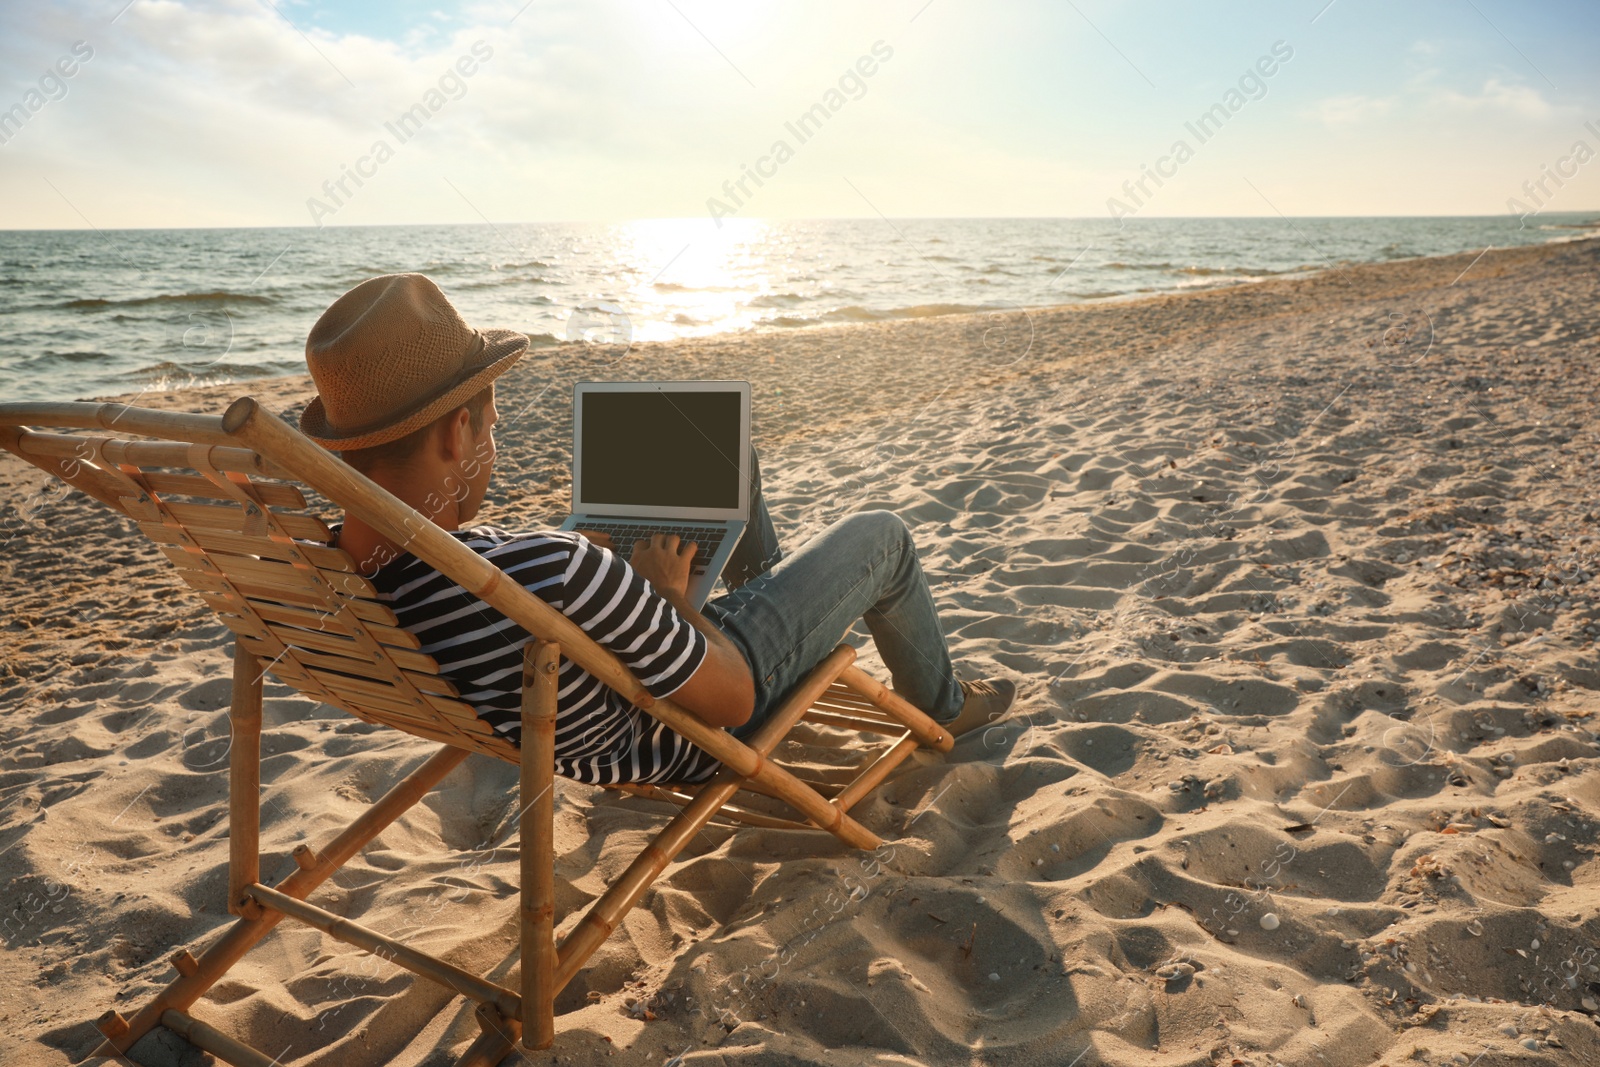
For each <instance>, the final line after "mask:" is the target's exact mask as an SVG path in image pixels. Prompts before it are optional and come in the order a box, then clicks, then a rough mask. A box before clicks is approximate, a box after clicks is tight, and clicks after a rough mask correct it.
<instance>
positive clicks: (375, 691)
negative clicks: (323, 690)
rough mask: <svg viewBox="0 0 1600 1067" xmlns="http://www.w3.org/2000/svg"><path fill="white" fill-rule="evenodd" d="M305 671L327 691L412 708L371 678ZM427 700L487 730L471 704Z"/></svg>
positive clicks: (392, 688)
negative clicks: (392, 702)
mask: <svg viewBox="0 0 1600 1067" xmlns="http://www.w3.org/2000/svg"><path fill="white" fill-rule="evenodd" d="M291 655H292V653H291ZM306 670H307V671H309V672H310V673H311V674H312V676H314V677H315V678H316V679H317V680H318V681H319V682H321V683H323V684H324V685H326V686H327V687H328V688H329V689H337V690H339V691H341V692H345V693H350V694H351V695H352V696H356V697H365V696H370V697H377V698H379V699H382V700H394V701H396V702H398V703H399V705H400V707H402V708H409V707H412V704H411V702H410V700H409V699H408V698H407V697H406V696H405V695H404V693H403V691H402V690H400V689H397V688H396V687H395V686H393V685H391V684H389V683H388V682H382V681H375V680H373V679H371V678H354V677H351V676H349V675H344V674H336V673H335V672H333V671H325V670H320V669H318V668H316V667H311V666H309V665H308V666H307V667H306ZM427 700H428V704H429V706H430V708H431V709H432V710H434V711H437V712H440V713H441V714H448V715H451V716H454V717H458V718H464V719H466V720H468V721H470V722H476V723H481V724H483V727H484V729H485V730H487V729H489V725H488V724H487V723H484V722H483V720H482V719H480V718H478V713H477V711H476V710H475V709H474V708H473V707H472V705H471V704H464V703H462V702H461V701H459V700H455V699H452V698H450V697H442V696H429V697H428V698H427Z"/></svg>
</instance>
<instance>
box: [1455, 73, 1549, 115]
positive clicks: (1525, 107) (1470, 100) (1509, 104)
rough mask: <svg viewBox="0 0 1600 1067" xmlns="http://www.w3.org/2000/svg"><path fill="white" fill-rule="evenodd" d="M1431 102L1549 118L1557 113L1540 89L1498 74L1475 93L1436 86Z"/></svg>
mask: <svg viewBox="0 0 1600 1067" xmlns="http://www.w3.org/2000/svg"><path fill="white" fill-rule="evenodd" d="M1432 102H1433V103H1435V104H1439V105H1442V106H1444V107H1447V108H1451V109H1453V110H1457V111H1465V112H1473V113H1477V112H1496V111H1497V112H1501V113H1503V114H1508V115H1515V116H1517V117H1519V118H1527V119H1547V118H1550V117H1551V116H1552V115H1554V114H1555V113H1556V107H1555V105H1554V104H1552V103H1550V102H1549V101H1548V100H1546V99H1545V98H1544V97H1543V96H1541V95H1540V94H1539V90H1537V89H1533V88H1530V87H1529V86H1526V85H1509V84H1507V83H1506V82H1503V81H1501V80H1500V79H1499V78H1490V79H1489V80H1488V81H1486V82H1484V83H1483V89H1482V90H1481V91H1480V92H1478V93H1477V94H1476V95H1474V94H1471V93H1458V92H1456V91H1455V90H1454V89H1435V90H1434V91H1433V96H1432Z"/></svg>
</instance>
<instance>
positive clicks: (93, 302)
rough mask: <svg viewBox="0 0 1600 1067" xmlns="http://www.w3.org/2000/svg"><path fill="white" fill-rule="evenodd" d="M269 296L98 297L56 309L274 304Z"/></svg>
mask: <svg viewBox="0 0 1600 1067" xmlns="http://www.w3.org/2000/svg"><path fill="white" fill-rule="evenodd" d="M275 303H277V301H276V300H274V299H273V298H272V297H270V296H265V295H263V294H261V293H229V292H225V291H223V290H220V289H218V290H216V291H213V292H209V293H166V294H162V295H161V296H135V297H130V298H128V299H126V300H107V299H105V298H104V297H99V296H86V297H79V298H78V299H76V300H68V301H66V302H64V303H60V304H56V305H54V306H55V307H58V308H72V309H85V310H87V309H92V308H106V307H143V306H146V305H149V304H158V305H159V304H275Z"/></svg>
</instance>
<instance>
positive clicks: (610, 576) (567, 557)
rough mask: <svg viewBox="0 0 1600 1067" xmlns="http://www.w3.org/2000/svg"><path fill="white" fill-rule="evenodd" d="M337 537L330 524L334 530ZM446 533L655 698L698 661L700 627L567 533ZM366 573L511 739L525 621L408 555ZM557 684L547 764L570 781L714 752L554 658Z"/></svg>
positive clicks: (654, 770)
mask: <svg viewBox="0 0 1600 1067" xmlns="http://www.w3.org/2000/svg"><path fill="white" fill-rule="evenodd" d="M335 529H336V532H335V543H337V536H338V535H337V529H338V528H335ZM451 536H452V537H454V538H456V539H457V540H458V541H460V542H462V543H463V544H465V545H466V546H467V547H468V548H470V549H472V550H473V551H474V552H476V553H478V554H479V555H480V556H482V557H484V558H485V559H487V560H488V561H489V562H491V563H493V564H495V566H497V567H499V568H500V569H501V570H503V571H505V572H506V574H507V575H509V576H510V577H512V578H513V579H515V580H516V581H517V582H519V583H520V584H521V585H522V586H523V588H525V589H527V590H528V591H529V592H530V593H532V594H534V595H535V596H537V597H539V598H540V599H541V600H544V601H545V602H546V603H548V604H549V605H550V606H551V607H554V608H556V609H557V610H559V611H560V612H562V614H564V615H566V616H567V617H568V618H569V619H571V620H572V621H573V622H575V623H577V624H578V625H579V626H580V627H582V628H583V630H584V632H585V633H587V634H588V635H589V636H590V637H592V638H594V640H595V641H596V642H597V643H599V644H600V645H601V646H602V647H604V648H607V649H609V650H610V651H612V652H613V653H615V654H616V656H617V658H618V659H620V660H622V662H623V663H625V664H627V666H628V669H629V670H631V671H632V672H633V673H634V675H635V676H636V677H637V678H638V679H639V681H640V683H642V684H643V686H644V687H645V689H646V690H648V691H649V692H650V694H651V695H652V696H655V697H666V696H671V695H672V694H673V693H674V692H676V691H677V690H678V688H679V687H680V686H682V685H683V683H685V682H687V681H688V680H689V676H690V675H692V674H694V672H695V670H696V669H697V668H698V667H699V666H700V663H701V661H702V660H704V659H705V656H706V652H707V645H706V637H705V635H704V634H702V633H701V632H700V631H699V630H697V629H695V628H694V626H693V625H691V624H690V623H689V621H688V620H687V619H685V618H684V617H683V616H682V615H680V614H678V612H677V609H675V608H674V607H673V606H672V605H671V604H670V603H668V602H667V600H666V599H665V598H663V597H662V596H661V595H660V594H659V593H657V592H656V591H655V589H653V588H652V587H651V586H650V584H649V583H648V582H646V581H645V579H644V578H643V577H642V576H641V575H640V574H639V572H637V571H635V570H634V569H633V568H632V567H631V566H629V565H628V563H627V562H626V561H624V560H623V559H621V558H620V557H618V556H616V555H614V554H613V553H612V552H611V551H610V550H609V549H606V548H601V547H599V546H597V545H594V544H591V543H590V542H589V541H588V540H587V539H585V538H584V537H582V536H580V535H579V534H576V533H571V532H567V531H554V530H548V531H541V532H538V533H528V534H510V533H506V532H505V531H503V530H498V529H496V528H494V527H492V526H473V527H470V528H468V529H464V530H455V531H451ZM369 580H370V581H371V582H372V584H373V585H374V586H375V587H376V588H377V590H378V599H379V600H381V601H384V602H385V603H386V604H387V605H388V607H389V609H390V610H391V611H393V612H394V613H395V616H396V617H397V618H398V619H399V622H400V625H401V627H403V628H404V629H406V630H409V631H410V632H411V633H412V634H414V635H415V636H416V637H417V639H418V640H419V641H421V642H422V647H421V651H422V652H424V653H426V654H427V655H430V656H432V657H433V658H434V659H435V660H437V661H438V663H439V673H440V674H441V675H443V676H444V677H445V678H447V679H449V680H450V681H451V682H453V683H454V684H455V686H456V688H457V690H458V691H459V692H460V694H461V699H462V700H463V701H464V702H466V703H468V704H471V705H472V706H473V707H474V708H476V709H477V711H478V717H479V718H481V719H483V720H484V721H486V722H487V723H489V725H490V726H492V727H493V728H494V729H495V730H496V731H498V732H500V733H502V734H504V735H506V736H507V737H508V738H509V739H510V740H511V741H512V742H513V743H517V744H520V743H521V736H522V653H523V647H524V646H525V645H526V644H527V643H528V641H529V639H530V637H529V634H528V631H527V630H524V629H523V628H522V627H521V626H519V625H518V624H516V623H514V622H512V621H511V620H510V619H508V618H506V617H505V616H504V615H502V614H501V613H500V612H499V611H498V610H497V609H495V608H494V607H491V606H490V605H489V604H486V603H484V602H483V601H481V600H479V599H478V598H477V597H475V596H473V595H472V594H471V593H469V592H467V591H466V590H465V589H463V588H461V586H459V585H457V584H456V583H455V582H453V581H451V580H450V579H449V578H447V577H446V576H444V575H443V574H440V573H439V572H438V571H437V570H435V569H434V568H433V567H432V566H431V565H429V564H428V563H425V562H423V561H422V560H420V559H418V558H417V557H415V556H413V555H411V554H410V553H406V554H404V555H402V556H399V557H397V558H396V559H393V560H391V561H390V562H388V563H387V564H385V565H384V566H382V567H380V568H379V569H378V572H377V573H376V574H375V575H372V576H370V578H369ZM557 680H558V681H557V687H556V693H557V695H556V773H557V774H559V775H562V776H563V777H566V778H571V779H573V780H575V781H579V782H588V783H593V784H597V785H609V784H612V783H616V782H696V781H702V780H704V779H706V778H708V777H710V775H711V773H712V772H713V771H715V770H716V769H717V766H718V764H717V761H716V760H715V759H714V758H712V757H711V756H710V755H709V754H708V753H706V752H705V751H704V750H703V749H700V748H697V747H696V746H694V745H693V744H691V743H690V742H689V741H687V740H685V739H684V738H683V737H681V736H680V735H678V734H676V733H674V732H673V731H671V730H669V729H667V727H666V726H665V725H664V724H663V723H661V722H660V721H658V720H657V719H655V718H654V717H653V716H651V715H650V714H649V713H647V712H645V711H642V710H640V709H639V708H637V707H635V706H634V705H633V704H632V703H630V702H629V701H627V700H626V699H624V698H623V697H622V696H621V695H620V694H618V693H617V692H616V691H615V690H613V689H610V688H608V687H607V686H606V685H605V684H604V683H602V682H601V681H600V680H599V679H598V678H596V677H594V676H593V675H592V674H590V673H588V672H587V671H585V670H583V668H581V667H579V666H578V665H577V664H576V663H574V662H572V661H571V660H569V659H565V658H563V659H562V661H561V670H560V673H559V674H558V675H557Z"/></svg>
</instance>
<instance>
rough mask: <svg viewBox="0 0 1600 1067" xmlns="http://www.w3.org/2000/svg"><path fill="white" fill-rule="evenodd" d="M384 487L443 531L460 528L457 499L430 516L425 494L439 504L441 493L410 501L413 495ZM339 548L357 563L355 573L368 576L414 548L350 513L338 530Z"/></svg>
mask: <svg viewBox="0 0 1600 1067" xmlns="http://www.w3.org/2000/svg"><path fill="white" fill-rule="evenodd" d="M380 484H381V483H380ZM383 488H385V489H387V490H388V491H389V492H390V493H393V494H394V495H395V496H396V497H398V498H399V499H400V502H401V503H403V504H405V505H407V506H408V507H410V508H412V509H413V510H415V511H416V512H417V513H419V514H420V515H422V517H423V518H425V519H428V520H431V521H432V522H433V524H434V525H435V526H438V527H440V528H441V529H444V530H456V529H459V528H460V525H461V522H460V515H459V511H458V509H457V506H456V502H455V500H454V499H452V498H450V497H448V496H447V497H445V503H444V507H443V508H441V509H440V511H439V513H438V514H436V515H430V514H429V512H428V506H427V502H426V499H425V497H426V495H432V496H433V497H434V501H433V502H434V503H435V504H436V503H437V502H438V494H425V495H424V497H423V498H422V499H417V500H411V499H407V497H409V496H411V495H412V494H411V493H400V492H396V487H395V486H392V485H385V486H384V487H383ZM338 545H339V547H340V548H342V549H343V550H344V551H346V552H348V553H349V554H350V557H351V558H352V559H354V560H355V562H356V570H357V571H358V572H359V573H361V574H366V575H372V574H375V573H377V571H378V568H380V567H382V566H383V565H384V564H386V563H389V562H390V561H391V560H396V559H399V558H400V557H401V556H403V555H404V554H405V553H407V552H409V551H410V550H411V546H409V545H405V544H399V543H397V542H395V541H394V540H393V539H392V538H389V537H386V536H384V534H383V533H381V532H380V531H378V530H377V529H375V528H374V527H372V526H371V525H369V524H368V523H366V522H365V521H363V520H362V519H361V518H360V517H359V516H357V515H351V514H349V513H346V514H345V517H344V526H343V527H342V528H341V529H340V531H339V542H338Z"/></svg>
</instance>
